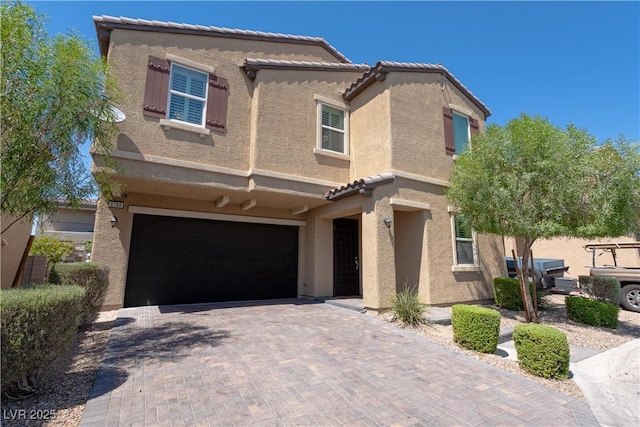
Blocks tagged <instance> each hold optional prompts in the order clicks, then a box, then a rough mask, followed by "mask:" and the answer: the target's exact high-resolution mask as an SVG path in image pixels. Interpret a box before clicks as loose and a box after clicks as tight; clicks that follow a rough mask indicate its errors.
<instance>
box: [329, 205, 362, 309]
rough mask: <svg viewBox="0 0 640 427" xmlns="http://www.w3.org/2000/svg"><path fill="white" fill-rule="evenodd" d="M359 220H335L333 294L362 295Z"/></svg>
mask: <svg viewBox="0 0 640 427" xmlns="http://www.w3.org/2000/svg"><path fill="white" fill-rule="evenodd" d="M358 228H359V227H358V221H357V220H355V219H342V218H341V219H334V220H333V295H334V296H336V297H343V296H358V295H360V271H359V270H360V260H359V259H358V256H359V252H358Z"/></svg>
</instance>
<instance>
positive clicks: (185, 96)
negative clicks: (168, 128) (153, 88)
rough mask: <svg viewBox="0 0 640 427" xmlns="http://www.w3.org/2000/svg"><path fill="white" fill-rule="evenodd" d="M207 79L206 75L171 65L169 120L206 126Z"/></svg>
mask: <svg viewBox="0 0 640 427" xmlns="http://www.w3.org/2000/svg"><path fill="white" fill-rule="evenodd" d="M207 77H208V76H207V75H206V74H205V73H201V72H199V71H195V70H191V69H189V68H186V67H183V66H181V65H177V64H171V85H170V87H169V116H168V118H169V119H172V120H180V121H183V122H187V123H193V124H195V125H200V126H204V112H205V106H206V105H207V80H208V78H207Z"/></svg>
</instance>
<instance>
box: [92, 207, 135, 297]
mask: <svg viewBox="0 0 640 427" xmlns="http://www.w3.org/2000/svg"><path fill="white" fill-rule="evenodd" d="M128 204H129V203H128V201H127V202H125V205H128ZM112 215H113V216H115V217H116V218H117V219H118V221H117V224H116V226H115V227H112V226H111V216H112ZM132 220H133V215H132V214H130V213H129V212H127V211H126V210H125V209H118V210H115V209H114V210H113V211H111V209H110V208H109V207H108V204H107V202H106V201H105V200H104V199H103V198H102V197H101V198H100V199H99V200H98V206H97V212H96V221H95V225H94V228H93V247H92V250H91V261H93V262H98V263H101V264H106V265H107V266H108V267H109V287H108V288H107V293H106V296H105V300H104V303H103V305H102V310H113V309H117V308H121V307H122V306H123V303H124V292H125V283H126V280H127V262H128V259H129V254H128V248H129V241H130V238H131V226H132Z"/></svg>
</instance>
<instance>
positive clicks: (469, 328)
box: [451, 304, 500, 353]
mask: <svg viewBox="0 0 640 427" xmlns="http://www.w3.org/2000/svg"><path fill="white" fill-rule="evenodd" d="M451 325H452V326H453V340H454V341H455V342H457V343H458V344H460V345H461V346H462V347H464V348H468V349H469V350H475V351H479V352H482V353H495V351H496V348H497V347H498V336H499V335H500V313H499V312H498V311H496V310H493V309H490V308H486V307H478V306H475V305H465V304H456V305H454V306H453V307H452V308H451Z"/></svg>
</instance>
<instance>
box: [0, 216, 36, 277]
mask: <svg viewBox="0 0 640 427" xmlns="http://www.w3.org/2000/svg"><path fill="white" fill-rule="evenodd" d="M14 220H15V218H14V217H11V216H8V215H2V221H0V225H1V226H2V228H5V227H6V226H8V225H9V224H10V223H12V222H13V221H14ZM30 235H31V221H19V222H16V223H15V224H13V225H12V226H11V227H10V228H9V229H8V230H7V231H5V232H4V233H2V235H1V236H0V238H1V239H2V241H1V245H0V258H2V264H1V267H2V273H1V277H2V287H3V288H10V287H11V285H12V284H13V279H14V278H15V276H16V273H17V272H18V267H19V266H20V260H21V259H22V255H23V254H24V250H25V248H26V247H27V242H28V241H29V236H30Z"/></svg>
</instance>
